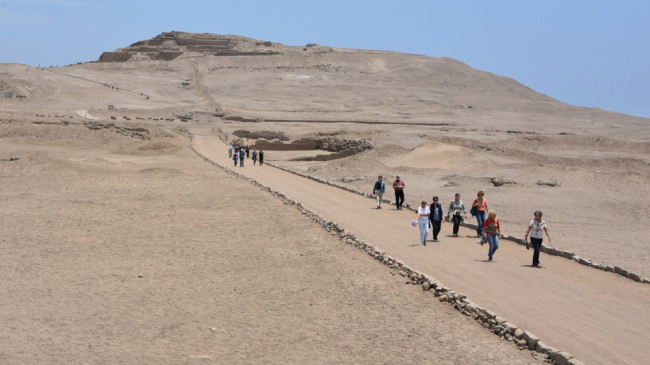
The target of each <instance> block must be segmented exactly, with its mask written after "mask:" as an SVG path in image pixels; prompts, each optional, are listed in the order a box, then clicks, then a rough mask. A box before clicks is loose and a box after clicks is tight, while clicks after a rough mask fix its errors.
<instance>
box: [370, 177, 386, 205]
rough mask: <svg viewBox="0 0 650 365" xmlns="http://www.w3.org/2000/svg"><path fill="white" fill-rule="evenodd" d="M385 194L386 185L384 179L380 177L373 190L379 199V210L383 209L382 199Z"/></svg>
mask: <svg viewBox="0 0 650 365" xmlns="http://www.w3.org/2000/svg"><path fill="white" fill-rule="evenodd" d="M385 192H386V184H384V180H383V177H382V176H381V175H379V177H378V178H377V181H376V182H375V186H373V188H372V194H373V195H375V197H376V198H377V209H381V199H382V198H383V196H384V193H385Z"/></svg>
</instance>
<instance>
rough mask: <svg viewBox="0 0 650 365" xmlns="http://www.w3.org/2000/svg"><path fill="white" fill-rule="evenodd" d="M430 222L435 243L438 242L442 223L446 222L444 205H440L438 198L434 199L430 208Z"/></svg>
mask: <svg viewBox="0 0 650 365" xmlns="http://www.w3.org/2000/svg"><path fill="white" fill-rule="evenodd" d="M429 210H430V213H429V221H430V222H431V228H433V242H438V233H440V228H442V222H444V221H445V212H444V211H443V210H442V205H440V204H439V203H438V197H437V196H434V197H433V203H431V206H429Z"/></svg>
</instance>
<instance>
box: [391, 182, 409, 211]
mask: <svg viewBox="0 0 650 365" xmlns="http://www.w3.org/2000/svg"><path fill="white" fill-rule="evenodd" d="M405 186H406V185H405V184H404V180H402V179H400V177H399V175H397V176H395V181H393V189H395V205H396V206H397V209H398V210H401V209H402V204H404V187H405Z"/></svg>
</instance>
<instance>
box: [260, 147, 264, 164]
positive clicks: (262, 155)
mask: <svg viewBox="0 0 650 365" xmlns="http://www.w3.org/2000/svg"><path fill="white" fill-rule="evenodd" d="M262 165H264V151H262V150H260V166H262Z"/></svg>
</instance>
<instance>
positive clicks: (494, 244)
mask: <svg viewBox="0 0 650 365" xmlns="http://www.w3.org/2000/svg"><path fill="white" fill-rule="evenodd" d="M485 238H487V241H488V243H489V244H490V251H489V252H488V257H489V258H490V260H492V255H494V253H495V252H496V250H498V249H499V235H496V234H489V233H488V234H486V235H485Z"/></svg>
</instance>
